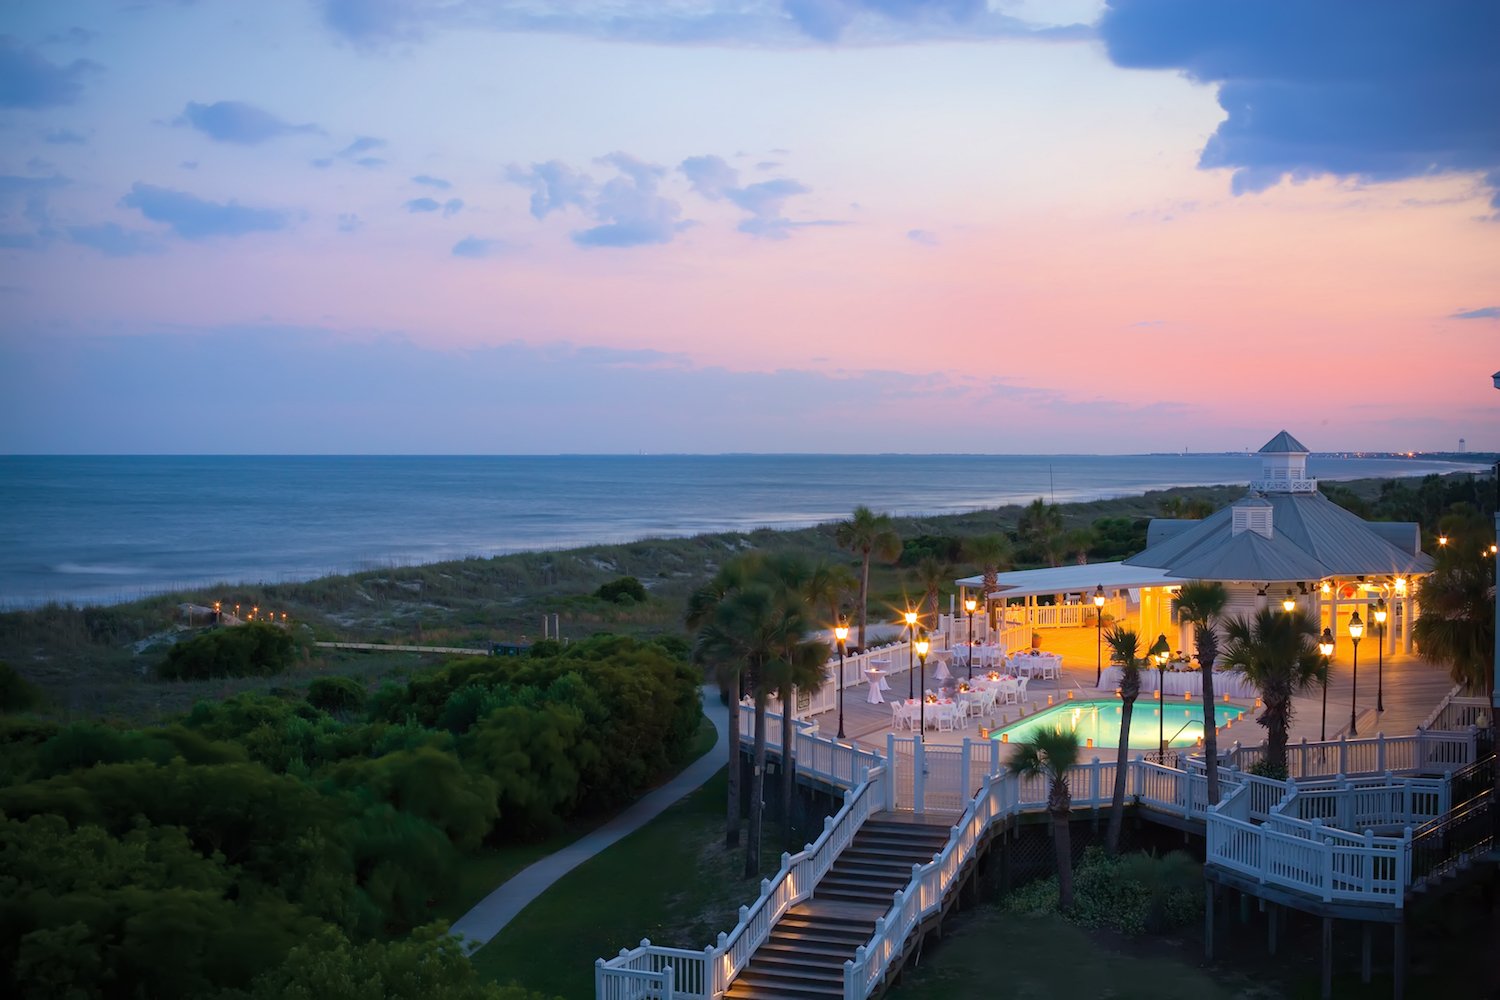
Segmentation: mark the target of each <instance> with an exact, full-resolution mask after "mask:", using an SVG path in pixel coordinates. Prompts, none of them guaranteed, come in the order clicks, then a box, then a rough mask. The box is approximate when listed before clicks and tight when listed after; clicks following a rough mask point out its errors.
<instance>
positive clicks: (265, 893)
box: [0, 627, 701, 1000]
mask: <svg viewBox="0 0 1500 1000" xmlns="http://www.w3.org/2000/svg"><path fill="white" fill-rule="evenodd" d="M244 628H245V627H239V628H235V629H226V630H223V631H225V632H238V631H243V630H244ZM278 631H279V630H278ZM324 680H332V681H336V682H337V681H344V680H345V679H343V678H324ZM330 691H331V692H334V694H333V695H331V696H330V695H329V694H328V692H330ZM317 692H322V693H321V694H319V693H317ZM474 692H478V695H479V696H478V697H477V698H476V697H475V695H474ZM348 694H349V692H348V690H347V685H346V684H343V683H335V684H332V685H327V684H325V685H319V686H318V687H317V689H316V691H314V690H309V692H308V695H309V697H310V698H311V699H312V700H311V701H310V700H307V699H304V698H302V697H298V696H297V694H296V693H295V692H291V691H288V692H286V693H285V694H283V695H280V696H277V695H272V694H268V693H252V692H246V693H241V694H238V695H235V696H233V697H230V698H227V699H224V700H222V701H205V702H202V703H200V704H199V705H198V706H196V707H195V708H194V710H193V711H192V712H190V713H188V714H187V715H186V716H184V717H182V718H180V719H178V720H174V721H173V722H171V723H170V724H166V725H156V726H144V727H137V728H130V727H127V726H122V725H112V724H107V723H101V722H93V721H78V722H74V723H72V724H69V725H67V726H58V725H56V724H55V723H50V722H47V721H45V720H27V719H22V718H14V717H12V718H8V719H7V720H6V722H5V724H4V726H3V727H0V760H3V761H4V766H3V767H0V856H3V857H5V859H6V879H5V882H6V891H5V893H4V894H3V895H4V900H3V902H0V920H3V922H4V923H5V926H6V927H7V934H6V935H3V936H0V990H3V991H4V992H5V993H6V995H9V996H16V997H23V998H25V997H41V996H56V995H69V996H79V997H113V996H151V997H161V998H178V997H196V996H226V997H227V996H230V995H233V996H241V997H245V996H250V997H259V996H273V995H275V996H281V995H291V996H298V995H312V994H314V993H316V994H317V995H320V996H323V995H332V996H344V995H349V996H354V995H360V996H363V995H384V994H382V993H381V991H380V990H375V992H374V993H366V992H365V990H366V988H367V987H368V988H369V989H375V985H379V984H382V983H383V984H385V985H384V986H383V987H381V988H382V989H387V988H390V989H395V988H397V987H399V988H400V989H402V990H405V989H407V987H413V988H415V986H418V985H420V986H421V987H422V989H421V990H420V991H419V992H422V993H423V995H432V996H440V997H441V996H455V997H471V996H472V997H485V998H490V1000H495V998H499V997H505V998H510V997H521V996H525V995H526V994H525V993H524V991H523V992H516V991H510V992H507V991H504V990H499V989H496V988H492V987H489V986H484V985H481V984H479V983H478V981H477V980H474V979H473V978H472V976H471V975H469V974H468V973H466V972H465V967H466V965H459V964H455V958H454V956H455V955H457V956H458V959H459V960H461V953H457V952H452V950H451V948H450V947H449V946H448V945H445V944H443V943H442V942H441V940H440V939H441V937H442V934H443V931H442V929H441V928H439V927H433V928H431V929H429V930H428V931H425V932H422V933H419V934H417V935H416V936H415V937H412V938H410V939H406V935H408V934H410V933H411V932H412V931H413V929H416V928H420V927H422V926H424V925H427V924H429V923H430V922H431V921H432V920H433V917H434V912H433V911H434V905H435V901H437V900H440V899H442V898H444V897H445V896H446V894H448V893H450V892H451V891H453V889H454V883H455V880H456V877H457V874H458V872H459V871H460V870H461V867H462V864H463V859H465V858H468V857H475V856H478V855H479V854H480V852H482V851H485V850H488V849H491V848H493V847H494V846H496V845H501V844H506V843H517V842H525V841H527V840H528V839H531V838H535V837H537V836H538V835H540V834H543V833H545V832H548V831H554V830H556V828H557V825H558V824H559V823H560V822H563V821H566V820H569V819H570V818H572V817H585V816H587V815H590V814H599V813H605V812H608V811H610V810H612V809H615V808H618V807H619V806H621V805H623V804H624V803H625V802H628V801H631V800H633V799H634V797H635V796H637V795H639V794H640V792H641V791H642V790H644V789H645V788H646V787H648V786H649V785H651V784H652V783H653V782H654V781H656V780H659V778H660V776H661V775H663V774H665V773H670V771H671V770H673V769H674V768H675V767H676V766H678V765H680V764H681V763H682V762H683V761H684V759H685V758H686V756H687V754H688V753H689V752H691V750H692V749H693V748H694V747H697V746H700V739H699V730H700V725H699V723H700V720H701V714H700V705H699V700H698V678H697V675H696V671H694V670H693V669H691V668H690V667H689V666H688V665H687V664H686V663H685V662H683V661H682V660H681V659H679V658H677V657H675V656H673V655H671V654H670V653H669V652H668V651H667V650H666V649H664V648H663V647H662V646H658V645H656V644H654V643H650V642H641V641H639V640H635V639H631V638H627V637H617V636H616V637H599V638H595V639H589V640H584V641H581V642H577V643H572V644H569V646H567V647H566V648H565V649H562V650H561V651H560V652H558V653H557V654H556V655H552V656H546V657H526V658H506V659H499V658H489V657H476V658H469V659H458V660H453V661H451V662H448V663H446V664H444V665H442V666H441V667H439V668H438V669H436V670H433V671H430V672H427V673H421V674H419V675H418V676H416V677H413V678H412V679H411V680H410V681H409V682H407V683H405V684H399V685H398V684H391V685H388V686H387V688H385V689H384V690H383V691H382V692H380V693H379V694H378V695H377V696H376V697H375V698H372V699H370V701H369V703H368V705H367V706H366V708H365V710H364V711H361V710H360V709H359V708H358V706H357V704H356V703H355V702H354V701H353V700H351V699H350V698H349V697H347V695H348ZM466 699H467V701H466ZM313 702H318V703H319V704H314V703H313ZM459 702H464V703H466V704H477V705H478V706H479V707H478V710H477V711H474V712H472V713H470V714H469V715H465V713H463V712H459V711H456V710H454V709H453V707H452V706H453V705H455V704H457V703H459ZM319 705H331V706H333V707H335V708H336V709H337V711H336V712H334V713H330V712H329V711H326V710H325V709H324V708H323V707H319ZM444 724H446V727H445V725H444ZM403 939H404V940H403ZM314 945H316V947H314V948H312V950H307V949H308V948H309V947H312V946H314ZM299 948H301V949H302V950H299ZM323 952H327V954H323ZM167 955H170V956H171V959H170V961H164V960H163V956H167ZM353 964H358V965H359V967H360V972H359V975H358V976H357V977H356V979H355V980H353V981H352V985H351V984H350V983H348V982H345V981H344V979H341V978H340V977H341V976H344V977H346V976H348V975H351V974H352V973H351V972H350V971H349V970H350V967H351V965H353ZM419 969H420V970H421V972H420V974H419V972H418V970H419ZM413 977H415V978H413ZM337 983H344V985H343V986H339V985H337ZM372 984H373V985H372ZM401 984H405V985H404V986H403V985H401ZM340 990H342V992H340ZM330 991H331V992H330ZM401 995H408V994H407V993H402V994H401Z"/></svg>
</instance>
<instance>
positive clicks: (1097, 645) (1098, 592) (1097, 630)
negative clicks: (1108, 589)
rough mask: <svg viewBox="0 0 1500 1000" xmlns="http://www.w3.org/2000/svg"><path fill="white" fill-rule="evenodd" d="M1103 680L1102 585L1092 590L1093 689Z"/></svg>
mask: <svg viewBox="0 0 1500 1000" xmlns="http://www.w3.org/2000/svg"><path fill="white" fill-rule="evenodd" d="M1103 678H1104V584H1102V583H1101V584H1099V586H1097V587H1095V588H1094V687H1096V688H1097V687H1098V686H1099V682H1100V681H1101V680H1102V679H1103Z"/></svg>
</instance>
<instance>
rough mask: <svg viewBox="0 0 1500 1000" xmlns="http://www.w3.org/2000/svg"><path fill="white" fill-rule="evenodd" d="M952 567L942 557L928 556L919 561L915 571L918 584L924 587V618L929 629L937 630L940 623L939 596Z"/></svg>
mask: <svg viewBox="0 0 1500 1000" xmlns="http://www.w3.org/2000/svg"><path fill="white" fill-rule="evenodd" d="M951 575H952V574H951V572H950V567H949V566H948V564H947V563H945V562H943V561H942V560H940V559H934V558H933V557H932V556H926V557H924V558H923V559H922V561H921V562H919V563H917V568H916V572H915V576H916V581H917V586H919V587H921V588H922V605H921V613H922V618H923V619H925V620H926V625H925V626H924V627H925V628H926V629H927V631H929V632H934V631H936V630H937V623H938V597H939V596H940V595H941V594H942V590H943V584H945V583H947V582H948V580H949V579H950V577H951Z"/></svg>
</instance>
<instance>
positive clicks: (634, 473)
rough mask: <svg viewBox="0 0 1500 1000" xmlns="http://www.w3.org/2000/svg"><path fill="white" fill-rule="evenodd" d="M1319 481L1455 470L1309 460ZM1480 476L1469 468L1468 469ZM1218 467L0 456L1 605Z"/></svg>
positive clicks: (1064, 461)
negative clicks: (1319, 477)
mask: <svg viewBox="0 0 1500 1000" xmlns="http://www.w3.org/2000/svg"><path fill="white" fill-rule="evenodd" d="M1308 466H1309V470H1310V471H1311V472H1312V473H1313V474H1314V475H1318V476H1322V477H1323V478H1325V479H1356V478H1361V477H1365V476H1389V475H1422V474H1425V473H1428V472H1434V471H1454V470H1456V469H1460V468H1465V467H1464V466H1458V465H1452V464H1447V463H1441V462H1426V461H1402V460H1397V459H1331V458H1330V459H1318V458H1313V459H1310V460H1309V462H1308ZM1474 468H1475V469H1480V468H1482V467H1480V466H1475V467H1474ZM1258 472H1259V462H1258V460H1256V459H1254V458H1251V457H1249V456H1244V457H1241V456H1224V455H1191V456H1174V455H1133V456H1080V455H1057V456H993V455H971V456H964V455H936V456H926V455H878V456H863V455H838V456H816V455H722V456H716V455H681V456H639V457H635V456H545V457H467V458H465V457H459V458H454V457H368V456H359V457H249V456H244V457H222V456H216V457H207V456H205V457H180V456H170V457H118V456H116V457H30V456H0V605H3V606H10V607H15V606H26V605H32V604H37V603H41V602H44V601H48V600H58V601H69V602H77V603H97V602H108V601H116V600H124V599H127V598H131V597H136V596H140V595H141V594H143V593H152V592H159V591H162V590H167V589H172V588H177V587H183V586H192V585H201V584H208V583H215V582H220V581H265V582H280V581H286V580H301V579H308V578H311V577H315V576H320V575H323V574H325V573H332V572H344V571H349V570H356V569H365V568H371V567H376V566H384V565H391V564H410V563H420V562H432V561H435V560H439V559H447V558H456V557H462V556H471V555H480V556H489V555H495V554H498V553H504V552H515V551H520V550H525V549H552V548H565V547H570V546H576V545H585V544H590V543H604V542H620V541H629V540H634V539H638V538H644V537H649V536H680V535H691V534H697V533H700V532H705V531H724V530H749V529H752V528H759V527H774V528H782V527H800V526H805V525H809V524H817V523H820V522H825V521H832V520H837V519H840V518H843V517H846V516H847V515H848V513H849V511H850V510H851V509H852V508H853V507H854V506H855V505H856V504H861V503H863V504H867V505H869V506H870V507H873V508H874V509H876V510H879V511H889V512H892V513H896V514H947V513H956V512H960V511H968V510H976V509H981V508H985V507H994V506H998V505H1001V504H1006V503H1015V502H1023V503H1024V502H1029V501H1030V500H1032V499H1034V498H1036V497H1038V496H1048V497H1055V498H1056V499H1057V500H1058V501H1059V502H1062V501H1068V500H1081V499H1096V498H1100V497H1112V496H1123V495H1129V494H1138V493H1143V492H1145V491H1147V490H1151V489H1159V488H1163V487H1168V486H1187V485H1198V484H1205V483H1244V482H1248V481H1249V480H1250V479H1251V478H1252V477H1253V476H1255V475H1256V474H1257V473H1258Z"/></svg>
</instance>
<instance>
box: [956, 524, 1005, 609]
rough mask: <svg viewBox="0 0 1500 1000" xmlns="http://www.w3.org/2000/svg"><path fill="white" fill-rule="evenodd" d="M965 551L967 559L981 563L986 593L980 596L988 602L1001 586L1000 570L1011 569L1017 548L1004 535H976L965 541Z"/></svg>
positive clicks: (980, 567)
mask: <svg viewBox="0 0 1500 1000" xmlns="http://www.w3.org/2000/svg"><path fill="white" fill-rule="evenodd" d="M963 552H964V558H965V559H967V560H969V561H970V562H973V563H978V564H979V569H980V571H981V572H982V573H983V574H984V583H982V584H981V585H980V586H981V587H982V588H983V590H984V593H982V594H980V595H979V596H980V598H981V599H982V600H984V601H985V602H988V601H989V597H990V595H991V594H993V593H994V592H995V591H996V590H998V589H999V588H1000V571H1001V570H1005V569H1010V566H1011V561H1012V560H1013V559H1014V558H1015V549H1014V547H1013V546H1012V545H1011V544H1010V539H1009V538H1007V537H1006V536H1004V535H999V534H995V535H975V536H974V537H973V538H969V539H966V540H965V541H964V547H963ZM986 612H988V609H986Z"/></svg>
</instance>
